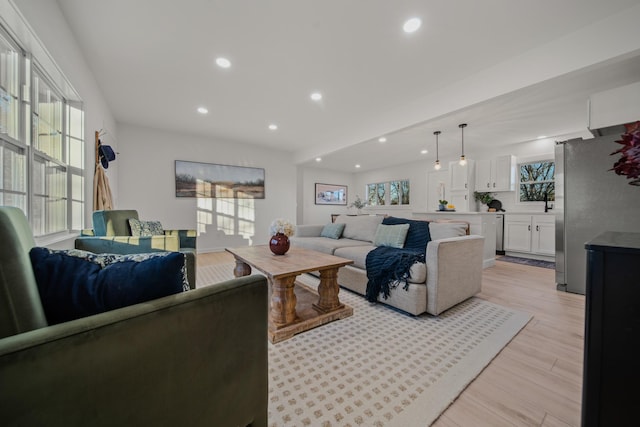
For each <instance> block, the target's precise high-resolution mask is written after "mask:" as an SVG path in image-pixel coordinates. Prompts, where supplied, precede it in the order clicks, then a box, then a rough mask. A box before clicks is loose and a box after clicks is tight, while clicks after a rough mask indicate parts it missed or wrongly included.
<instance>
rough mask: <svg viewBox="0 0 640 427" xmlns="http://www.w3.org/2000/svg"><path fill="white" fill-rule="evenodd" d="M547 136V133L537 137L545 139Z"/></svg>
mask: <svg viewBox="0 0 640 427" xmlns="http://www.w3.org/2000/svg"><path fill="white" fill-rule="evenodd" d="M545 138H547V135H540V136H539V137H538V138H537V139H545Z"/></svg>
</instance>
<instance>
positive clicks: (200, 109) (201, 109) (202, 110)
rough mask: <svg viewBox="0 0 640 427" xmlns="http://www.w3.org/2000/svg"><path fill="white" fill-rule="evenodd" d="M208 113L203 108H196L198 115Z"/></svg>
mask: <svg viewBox="0 0 640 427" xmlns="http://www.w3.org/2000/svg"><path fill="white" fill-rule="evenodd" d="M208 112H209V110H207V109H206V108H205V107H198V113H200V114H207V113H208Z"/></svg>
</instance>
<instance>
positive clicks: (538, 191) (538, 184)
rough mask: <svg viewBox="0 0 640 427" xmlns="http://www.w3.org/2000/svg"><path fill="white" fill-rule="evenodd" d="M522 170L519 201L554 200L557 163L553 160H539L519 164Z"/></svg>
mask: <svg viewBox="0 0 640 427" xmlns="http://www.w3.org/2000/svg"><path fill="white" fill-rule="evenodd" d="M518 169H519V171H520V185H519V191H518V192H519V199H518V200H519V201H520V202H524V203H526V202H543V201H545V200H547V201H554V200H555V199H556V195H555V172H556V168H555V163H554V161H553V160H538V161H534V162H527V163H520V164H518Z"/></svg>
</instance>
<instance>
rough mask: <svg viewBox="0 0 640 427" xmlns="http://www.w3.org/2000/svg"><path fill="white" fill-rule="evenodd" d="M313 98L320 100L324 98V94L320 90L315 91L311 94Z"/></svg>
mask: <svg viewBox="0 0 640 427" xmlns="http://www.w3.org/2000/svg"><path fill="white" fill-rule="evenodd" d="M311 99H312V100H314V101H320V100H321V99H322V94H321V93H320V92H313V93H312V94H311Z"/></svg>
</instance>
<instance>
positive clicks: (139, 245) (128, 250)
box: [75, 236, 180, 254]
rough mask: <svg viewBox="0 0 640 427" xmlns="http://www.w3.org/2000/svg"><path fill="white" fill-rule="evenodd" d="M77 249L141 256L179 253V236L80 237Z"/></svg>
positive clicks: (76, 244)
mask: <svg viewBox="0 0 640 427" xmlns="http://www.w3.org/2000/svg"><path fill="white" fill-rule="evenodd" d="M75 247H76V249H82V250H84V251H89V252H95V253H112V254H139V253H147V252H158V251H163V252H164V251H167V252H178V251H179V250H180V240H179V239H178V236H140V237H133V236H94V237H90V236H80V237H78V238H77V239H76V241H75Z"/></svg>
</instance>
